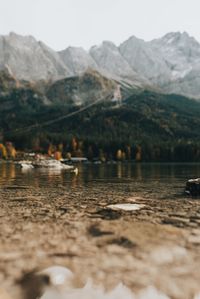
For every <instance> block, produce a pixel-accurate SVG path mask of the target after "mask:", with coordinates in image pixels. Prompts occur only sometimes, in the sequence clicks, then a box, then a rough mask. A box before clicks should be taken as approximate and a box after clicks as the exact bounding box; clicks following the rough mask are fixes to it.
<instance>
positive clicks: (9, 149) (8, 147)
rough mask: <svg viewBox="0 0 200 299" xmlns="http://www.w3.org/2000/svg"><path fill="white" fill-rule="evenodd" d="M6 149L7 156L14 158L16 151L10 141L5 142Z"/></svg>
mask: <svg viewBox="0 0 200 299" xmlns="http://www.w3.org/2000/svg"><path fill="white" fill-rule="evenodd" d="M6 151H7V156H8V158H10V159H15V157H16V154H17V152H16V149H15V147H14V145H13V143H12V142H6Z"/></svg>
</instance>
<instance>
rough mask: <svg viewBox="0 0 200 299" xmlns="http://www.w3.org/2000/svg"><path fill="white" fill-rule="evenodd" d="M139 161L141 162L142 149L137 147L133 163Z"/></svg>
mask: <svg viewBox="0 0 200 299" xmlns="http://www.w3.org/2000/svg"><path fill="white" fill-rule="evenodd" d="M141 160H142V147H141V146H140V145H138V146H137V148H136V155H135V161H137V162H140V161H141Z"/></svg>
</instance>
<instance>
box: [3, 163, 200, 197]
mask: <svg viewBox="0 0 200 299" xmlns="http://www.w3.org/2000/svg"><path fill="white" fill-rule="evenodd" d="M78 168H79V173H78V175H76V174H75V173H71V172H69V171H66V170H62V171H56V170H38V169H33V170H29V171H23V170H22V169H20V167H19V166H18V165H15V164H14V163H4V162H2V163H1V164H0V187H5V186H26V187H39V188H40V187H41V188H43V187H48V186H49V187H51V188H57V187H59V186H62V187H63V186H64V187H66V188H67V189H74V188H75V189H76V188H77V189H78V188H87V189H88V192H89V189H90V187H91V186H92V187H93V188H94V186H96V187H97V189H98V187H99V188H101V189H102V188H104V190H105V189H106V190H107V191H108V192H109V191H110V192H112V191H113V190H115V191H116V192H117V191H119V192H129V193H130V192H131V193H134V192H135V193H136V194H137V195H143V196H144V195H146V197H148V196H151V198H152V197H155V198H157V199H158V198H161V199H162V198H178V197H181V196H184V197H185V195H184V194H183V191H184V186H185V182H186V180H187V179H189V178H196V177H199V176H200V164H150V163H149V164H135V163H116V164H101V165H94V164H88V165H78Z"/></svg>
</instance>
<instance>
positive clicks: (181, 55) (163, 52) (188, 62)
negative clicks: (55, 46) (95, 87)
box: [0, 32, 200, 99]
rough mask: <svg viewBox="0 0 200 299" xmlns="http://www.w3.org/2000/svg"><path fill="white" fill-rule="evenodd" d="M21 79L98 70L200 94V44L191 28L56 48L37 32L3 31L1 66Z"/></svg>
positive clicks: (142, 84) (132, 82)
mask: <svg viewBox="0 0 200 299" xmlns="http://www.w3.org/2000/svg"><path fill="white" fill-rule="evenodd" d="M6 68H7V69H9V70H10V72H11V73H12V74H13V76H14V77H15V78H16V79H20V80H22V79H24V80H28V81H38V80H53V81H56V80H59V79H62V78H68V77H73V76H79V75H81V74H83V73H84V72H86V71H87V70H95V71H98V72H99V73H101V74H102V75H103V76H105V77H107V78H109V79H114V80H116V81H118V82H121V83H122V82H123V84H128V85H129V86H132V87H133V88H147V89H148V88H154V89H158V90H160V91H163V92H165V93H178V94H182V95H186V96H190V97H195V98H198V99H200V75H199V74H200V44H199V43H198V42H197V41H196V40H195V39H194V38H193V37H190V36H189V35H188V34H187V33H186V32H184V33H180V32H172V33H168V34H166V35H165V36H164V37H162V38H160V39H155V40H152V41H150V42H145V41H143V40H141V39H138V38H136V37H134V36H132V37H131V38H129V39H128V40H127V41H125V42H123V43H122V44H121V45H120V46H119V47H117V46H116V45H115V44H113V43H112V42H110V41H104V42H103V43H102V44H101V45H100V46H94V47H92V48H91V49H90V50H89V51H88V52H87V51H85V50H84V49H82V48H75V47H69V48H67V49H66V50H63V51H60V52H55V51H54V50H52V49H50V48H49V47H48V46H46V45H45V44H44V43H42V42H38V41H36V40H35V39H34V38H33V37H31V36H25V37H24V36H20V35H17V34H15V33H11V34H10V35H8V36H0V70H2V69H6Z"/></svg>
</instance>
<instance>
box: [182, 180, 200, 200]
mask: <svg viewBox="0 0 200 299" xmlns="http://www.w3.org/2000/svg"><path fill="white" fill-rule="evenodd" d="M185 192H186V193H187V194H189V195H192V196H198V195H200V178H197V179H190V180H188V181H187V183H186V188H185Z"/></svg>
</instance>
